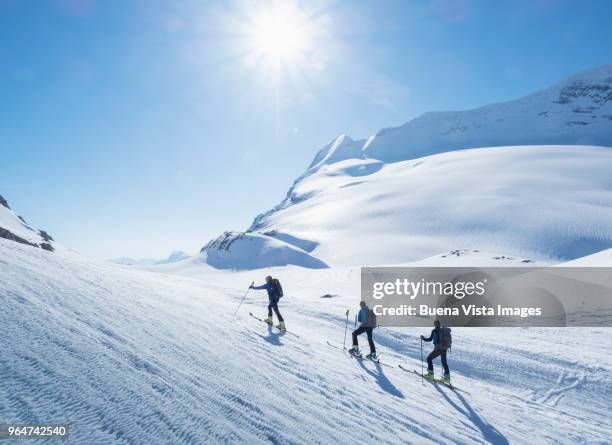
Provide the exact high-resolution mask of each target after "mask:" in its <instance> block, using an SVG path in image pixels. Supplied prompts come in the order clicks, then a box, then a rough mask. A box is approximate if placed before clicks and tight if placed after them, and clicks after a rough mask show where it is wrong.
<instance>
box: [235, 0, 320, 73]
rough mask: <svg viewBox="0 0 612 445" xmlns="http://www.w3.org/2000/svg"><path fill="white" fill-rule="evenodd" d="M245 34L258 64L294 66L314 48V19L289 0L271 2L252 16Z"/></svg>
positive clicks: (272, 66)
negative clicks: (287, 0)
mask: <svg viewBox="0 0 612 445" xmlns="http://www.w3.org/2000/svg"><path fill="white" fill-rule="evenodd" d="M245 37H246V42H247V47H248V49H247V52H248V53H249V56H250V58H251V59H252V60H253V61H254V62H255V63H257V64H258V65H260V64H263V65H265V66H267V67H268V68H274V69H277V70H278V69H280V67H281V66H282V65H284V66H285V67H287V68H293V67H294V66H295V65H299V64H303V63H304V62H305V60H306V59H307V57H308V54H309V52H310V51H312V49H313V48H312V45H313V37H314V23H313V21H312V18H311V17H309V16H308V14H307V13H306V12H305V11H303V10H302V9H300V8H299V7H297V6H296V5H295V4H293V3H292V2H283V3H280V2H279V3H274V4H272V5H270V6H269V9H268V10H263V11H257V12H256V13H255V14H254V15H253V16H252V18H251V20H250V21H249V23H248V25H247V27H246V33H245Z"/></svg>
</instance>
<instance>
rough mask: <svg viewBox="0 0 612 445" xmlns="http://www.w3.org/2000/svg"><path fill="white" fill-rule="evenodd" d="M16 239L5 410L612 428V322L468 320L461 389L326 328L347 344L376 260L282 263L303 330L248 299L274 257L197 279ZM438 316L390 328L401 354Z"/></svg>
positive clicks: (362, 432) (368, 424)
mask: <svg viewBox="0 0 612 445" xmlns="http://www.w3.org/2000/svg"><path fill="white" fill-rule="evenodd" d="M0 250H1V251H2V253H3V257H2V261H0V294H1V295H2V296H3V311H2V312H0V314H1V315H0V335H1V336H2V338H4V339H9V340H10V341H5V343H4V345H3V353H2V360H0V376H1V381H2V385H0V400H1V401H2V402H0V416H1V418H2V420H3V421H4V422H25V423H29V422H37V421H38V422H41V421H47V422H66V423H68V424H69V425H70V427H71V434H72V436H71V437H70V439H68V441H67V443H75V444H81V443H125V444H127V443H138V444H145V443H146V444H157V443H160V444H161V443H173V444H199V443H250V444H256V443H296V444H300V443H308V444H312V443H320V444H329V443H338V444H349V443H364V442H365V443H374V442H375V443H461V444H472V443H474V444H476V443H484V442H487V443H496V444H505V443H532V442H534V441H536V442H538V443H577V442H581V443H605V442H607V441H608V439H609V436H610V434H611V433H612V431H611V428H610V424H609V422H608V420H609V419H608V415H609V407H610V406H609V401H610V399H611V396H612V378H611V375H612V374H611V371H612V361H611V358H610V354H609V353H608V351H607V350H605V348H602V347H601V345H602V344H606V343H609V341H610V335H611V334H612V332H611V331H610V329H567V328H565V329H496V330H495V331H492V330H490V329H475V328H471V329H470V328H466V329H456V330H454V342H453V352H452V354H451V357H450V364H451V368H452V372H453V380H454V382H455V384H456V385H457V386H458V387H459V388H462V389H464V391H466V392H463V393H461V392H452V391H450V390H448V389H446V388H440V387H436V386H434V385H431V384H429V383H421V380H420V379H419V378H418V377H417V376H415V375H412V374H408V373H404V372H403V371H401V370H400V369H399V368H397V367H391V368H389V367H383V366H380V365H375V364H373V363H370V362H359V361H355V360H354V359H352V358H350V357H349V356H348V355H345V354H344V353H342V352H341V351H338V350H336V349H334V348H331V347H329V346H327V345H326V344H325V342H326V340H330V341H332V342H334V343H335V344H342V339H343V331H344V312H345V311H346V309H347V308H351V310H352V309H353V308H354V307H355V306H356V303H357V297H356V294H355V293H354V292H353V290H354V289H355V288H356V287H357V286H358V280H357V279H356V277H358V269H321V270H307V269H302V268H291V267H288V268H283V269H278V270H275V271H274V274H275V275H276V276H279V277H280V278H281V280H282V281H283V284H284V287H285V291H286V296H285V297H284V299H283V302H282V310H283V313H284V315H285V318H286V319H287V325H288V327H289V329H290V330H292V331H293V332H295V333H297V334H298V335H299V336H300V337H299V338H297V337H295V336H293V335H291V334H279V333H278V332H276V331H275V330H270V329H269V328H267V327H266V326H265V325H264V324H262V323H260V322H258V321H257V320H254V319H253V318H251V317H249V316H248V315H247V313H248V311H254V312H255V313H257V314H258V315H261V314H262V313H263V312H264V310H265V309H264V306H265V303H264V301H265V296H264V295H263V293H258V294H255V293H251V295H250V296H249V297H248V298H247V301H246V303H245V305H244V306H243V308H242V309H241V312H240V313H239V314H238V315H237V316H233V315H232V313H233V311H234V309H235V308H236V306H237V304H238V302H239V300H240V299H241V297H242V296H243V292H244V289H245V287H246V286H247V284H248V283H249V282H250V281H251V280H253V279H257V278H261V277H260V276H259V275H261V276H263V274H264V271H261V272H260V273H258V274H257V275H254V274H253V273H252V272H241V273H229V272H222V271H221V272H219V271H214V270H213V269H210V268H202V267H200V272H199V277H197V278H198V279H191V278H182V277H177V276H170V275H165V274H153V273H148V272H138V271H135V270H131V269H130V270H127V269H125V268H119V267H113V266H110V265H103V264H97V263H94V262H91V261H88V260H85V259H81V258H76V257H73V258H66V257H63V256H57V255H52V254H49V253H48V252H44V251H42V250H39V249H31V248H29V247H27V246H23V245H21V244H18V243H14V242H10V241H7V240H0ZM173 266H174V265H167V266H160V267H173ZM174 267H176V266H174ZM266 273H267V272H266ZM194 276H195V272H194ZM228 283H232V284H231V285H228ZM330 291H333V293H334V294H337V296H335V297H333V298H320V296H322V295H324V294H325V293H328V292H330ZM352 315H353V314H351V317H352ZM420 333H422V331H417V330H414V329H401V330H400V329H397V330H389V329H379V330H377V332H376V340H377V342H378V344H379V353H380V354H381V356H382V357H383V360H384V361H386V362H387V363H391V364H393V365H395V364H397V363H403V364H404V365H405V366H407V367H409V368H410V369H412V368H418V369H420V362H419V357H420V349H419V342H418V340H417V335H418V334H420ZM436 372H439V367H436ZM43 443H44V442H43Z"/></svg>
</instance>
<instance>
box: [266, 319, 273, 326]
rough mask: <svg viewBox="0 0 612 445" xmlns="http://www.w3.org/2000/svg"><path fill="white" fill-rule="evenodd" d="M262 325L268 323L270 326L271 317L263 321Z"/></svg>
mask: <svg viewBox="0 0 612 445" xmlns="http://www.w3.org/2000/svg"><path fill="white" fill-rule="evenodd" d="M264 323H268V324H269V325H270V326H272V317H268V318H266V319H265V320H264Z"/></svg>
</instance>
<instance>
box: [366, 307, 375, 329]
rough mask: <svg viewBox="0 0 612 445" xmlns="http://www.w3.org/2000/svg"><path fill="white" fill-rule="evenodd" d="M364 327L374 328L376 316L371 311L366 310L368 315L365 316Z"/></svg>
mask: <svg viewBox="0 0 612 445" xmlns="http://www.w3.org/2000/svg"><path fill="white" fill-rule="evenodd" d="M365 325H366V326H368V327H371V328H375V327H376V314H375V313H374V311H373V310H372V309H368V314H367V315H366V319H365Z"/></svg>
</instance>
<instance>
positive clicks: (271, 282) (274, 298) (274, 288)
mask: <svg viewBox="0 0 612 445" xmlns="http://www.w3.org/2000/svg"><path fill="white" fill-rule="evenodd" d="M250 288H251V289H256V290H261V289H265V290H267V291H268V301H269V304H268V318H266V319H265V320H264V322H266V323H268V324H269V325H272V310H273V309H274V313H275V314H276V316H277V317H278V326H277V328H278V329H280V330H281V331H286V330H287V329H286V328H285V320H284V319H283V316H282V315H281V313H280V311H279V310H278V301H279V299H280V298H281V297H282V296H283V288H282V287H281V285H280V281H278V280H277V279H276V278H272V277H271V276H270V275H268V276H267V277H266V282H265V283H264V284H262V285H261V286H253V285H252V284H251V286H250Z"/></svg>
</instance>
